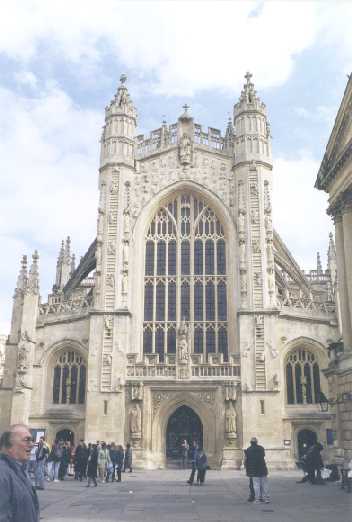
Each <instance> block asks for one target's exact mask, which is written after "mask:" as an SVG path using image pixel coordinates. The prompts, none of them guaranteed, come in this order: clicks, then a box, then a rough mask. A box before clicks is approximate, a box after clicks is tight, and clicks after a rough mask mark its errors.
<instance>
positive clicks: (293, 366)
mask: <svg viewBox="0 0 352 522" xmlns="http://www.w3.org/2000/svg"><path fill="white" fill-rule="evenodd" d="M286 393H287V402H288V404H313V403H317V402H319V399H320V370H319V364H318V362H317V360H316V357H315V355H314V353H313V352H311V351H310V350H307V349H305V348H298V349H296V350H294V351H292V352H290V353H289V355H288V357H287V362H286Z"/></svg>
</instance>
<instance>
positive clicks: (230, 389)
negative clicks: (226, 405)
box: [225, 382, 237, 401]
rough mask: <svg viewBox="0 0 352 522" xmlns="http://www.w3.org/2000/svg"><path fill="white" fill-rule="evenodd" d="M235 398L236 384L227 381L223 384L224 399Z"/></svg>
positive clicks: (231, 399)
mask: <svg viewBox="0 0 352 522" xmlns="http://www.w3.org/2000/svg"><path fill="white" fill-rule="evenodd" d="M235 400H237V384H236V383H234V382H229V383H226V384H225V401H235Z"/></svg>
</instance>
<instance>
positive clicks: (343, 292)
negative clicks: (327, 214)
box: [334, 213, 352, 349]
mask: <svg viewBox="0 0 352 522" xmlns="http://www.w3.org/2000/svg"><path fill="white" fill-rule="evenodd" d="M334 220H335V232H336V259H337V281H338V290H339V295H340V300H341V323H342V335H343V338H344V342H345V348H346V349H348V348H350V347H351V346H352V333H351V316H350V307H349V299H348V290H347V278H348V276H347V272H346V262H345V261H346V259H345V247H344V243H345V241H344V223H343V219H342V215H341V214H340V213H338V214H335V217H334ZM345 221H346V220H345ZM351 239H352V238H351ZM350 259H351V258H350ZM351 284H352V282H351Z"/></svg>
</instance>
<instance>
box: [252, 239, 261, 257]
mask: <svg viewBox="0 0 352 522" xmlns="http://www.w3.org/2000/svg"><path fill="white" fill-rule="evenodd" d="M252 249H253V254H260V253H261V251H262V249H261V248H260V241H259V239H253V241H252Z"/></svg>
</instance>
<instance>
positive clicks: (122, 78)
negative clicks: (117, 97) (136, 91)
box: [120, 74, 127, 85]
mask: <svg viewBox="0 0 352 522" xmlns="http://www.w3.org/2000/svg"><path fill="white" fill-rule="evenodd" d="M120 82H121V84H122V85H123V84H124V83H126V82H127V75H126V74H121V76H120Z"/></svg>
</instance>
